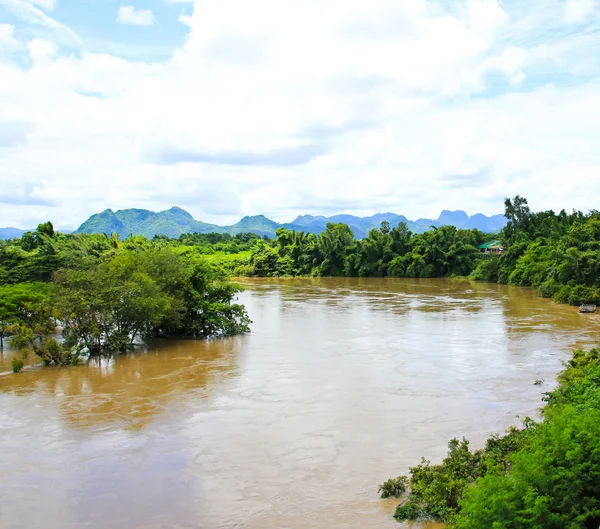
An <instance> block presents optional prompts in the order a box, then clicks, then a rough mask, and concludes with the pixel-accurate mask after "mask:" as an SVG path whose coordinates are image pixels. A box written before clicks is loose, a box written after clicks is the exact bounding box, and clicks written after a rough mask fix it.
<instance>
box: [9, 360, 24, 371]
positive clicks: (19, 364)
mask: <svg viewBox="0 0 600 529" xmlns="http://www.w3.org/2000/svg"><path fill="white" fill-rule="evenodd" d="M10 364H11V367H12V370H13V373H18V372H19V371H21V369H23V366H24V365H25V364H24V363H23V360H21V359H20V358H17V357H16V356H13V357H12V361H11V363H10Z"/></svg>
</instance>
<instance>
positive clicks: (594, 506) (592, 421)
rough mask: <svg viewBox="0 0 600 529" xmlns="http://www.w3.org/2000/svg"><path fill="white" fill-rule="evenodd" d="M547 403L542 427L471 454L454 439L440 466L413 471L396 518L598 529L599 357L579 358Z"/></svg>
mask: <svg viewBox="0 0 600 529" xmlns="http://www.w3.org/2000/svg"><path fill="white" fill-rule="evenodd" d="M565 367H566V368H565V370H564V371H563V372H562V373H561V374H560V375H559V377H558V380H559V385H558V387H557V388H556V389H555V390H554V391H552V392H550V393H547V394H546V395H545V396H544V400H545V402H546V403H547V404H546V407H545V408H544V410H543V421H542V422H540V423H535V422H533V421H532V420H530V419H527V420H526V421H525V422H524V428H522V429H516V428H512V429H511V430H509V431H508V432H507V434H506V435H504V436H502V437H499V436H492V437H491V438H490V439H488V441H487V443H486V445H485V448H484V449H483V450H478V451H475V452H471V451H470V450H469V448H468V442H467V441H466V440H464V439H463V441H462V442H459V441H458V440H456V439H454V440H452V441H451V442H450V444H449V452H448V456H447V457H446V458H445V459H444V460H443V461H442V463H441V464H439V465H431V464H430V463H429V462H428V461H426V460H423V461H422V462H421V464H420V465H418V466H416V467H414V468H411V469H410V474H411V477H410V480H409V487H410V493H409V496H408V498H407V501H406V502H404V503H403V504H401V505H399V506H398V508H397V510H396V518H398V519H402V520H406V519H411V520H414V519H436V520H441V521H445V522H447V523H449V524H450V526H451V527H456V528H459V529H479V528H482V527H490V528H498V529H504V528H507V529H520V528H525V527H531V528H534V527H544V528H556V529H559V528H573V529H575V528H581V529H587V528H594V529H596V528H597V527H598V525H599V524H600V349H592V350H590V351H587V352H586V351H580V350H579V351H575V352H574V353H573V357H572V359H571V360H570V361H569V362H568V363H567V364H566V366H565Z"/></svg>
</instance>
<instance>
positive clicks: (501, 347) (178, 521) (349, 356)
mask: <svg viewBox="0 0 600 529" xmlns="http://www.w3.org/2000/svg"><path fill="white" fill-rule="evenodd" d="M244 284H245V285H246V287H247V291H246V292H245V293H243V294H242V295H241V301H242V302H243V303H245V304H246V305H247V307H248V310H249V312H250V316H251V318H252V320H253V321H254V324H253V326H252V329H253V333H252V334H251V335H248V336H243V337H237V338H234V339H228V340H216V341H211V342H198V341H178V342H175V343H168V344H161V345H159V346H156V347H152V348H149V349H148V350H147V351H145V352H141V353H136V354H132V355H128V356H126V357H120V358H118V359H117V360H116V361H111V362H107V361H106V360H105V361H103V362H102V363H100V364H92V365H89V366H80V367H77V368H68V369H51V368H45V369H37V368H31V369H29V370H26V371H24V372H23V373H20V374H18V375H13V374H12V373H8V374H4V375H3V376H0V450H2V454H3V455H4V457H3V458H0V526H2V527H15V528H17V527H18V528H21V527H45V528H79V527H82V526H84V525H85V526H86V527H91V528H105V527H111V528H115V529H118V528H121V527H122V528H138V527H139V528H152V529H154V528H162V527H169V528H170V527H186V528H187V527H189V528H192V527H193V528H203V529H204V528H207V529H211V528H232V527H239V528H242V527H244V528H257V529H258V528H261V529H264V528H283V527H290V528H336V527H339V528H342V527H344V528H346V527H348V528H352V527H355V528H364V527H373V528H387V527H400V526H399V525H398V524H396V523H395V522H394V521H393V519H391V514H392V513H393V510H394V507H395V504H396V503H397V502H396V500H389V501H382V500H379V499H378V498H377V495H376V491H377V485H378V484H379V483H381V482H382V481H384V480H385V479H387V478H388V477H390V476H392V475H397V474H401V473H405V472H406V470H407V468H408V466H409V465H413V464H415V463H417V462H418V461H419V460H420V457H421V455H425V456H427V457H428V458H429V459H431V460H433V461H436V460H439V459H440V458H441V457H443V455H444V454H445V450H446V442H447V440H448V439H450V438H452V437H454V436H459V437H460V436H462V435H468V436H469V437H470V438H471V439H472V441H473V444H474V445H480V444H481V443H482V442H483V441H484V439H485V438H486V437H487V436H488V435H489V434H490V433H491V432H500V431H502V430H503V429H504V428H506V427H507V426H509V425H510V424H516V423H518V419H517V418H516V416H517V415H520V416H522V417H523V416H526V415H533V414H535V413H536V409H537V406H539V396H540V393H541V392H543V391H547V390H548V389H550V388H551V387H553V382H552V381H553V379H554V375H555V373H556V371H557V370H558V369H559V368H560V362H561V360H563V359H565V358H567V356H568V354H569V351H570V349H572V348H573V347H576V346H592V345H596V344H597V341H598V337H599V336H600V318H598V316H597V315H580V314H578V313H577V310H576V309H573V308H571V307H566V306H560V305H555V304H553V303H552V302H550V301H548V300H543V299H540V298H539V297H537V295H536V294H535V292H533V291H531V290H527V289H521V288H510V287H504V286H499V285H489V284H483V283H471V282H465V281H450V280H393V279H381V280H373V279H371V280H364V279H362V280H361V279H295V280H272V279H269V280H244ZM9 366H10V352H5V354H4V356H2V357H0V371H6V370H8V369H9ZM536 379H544V380H545V381H546V382H545V383H544V385H542V386H541V387H539V386H534V385H533V382H534V381H535V380H536ZM432 527H433V526H432Z"/></svg>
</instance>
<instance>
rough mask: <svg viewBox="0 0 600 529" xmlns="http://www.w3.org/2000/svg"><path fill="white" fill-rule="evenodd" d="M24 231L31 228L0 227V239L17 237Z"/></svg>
mask: <svg viewBox="0 0 600 529" xmlns="http://www.w3.org/2000/svg"><path fill="white" fill-rule="evenodd" d="M26 231H32V230H20V229H19V228H0V239H4V240H6V239H18V238H20V237H21V235H23V234H24V233H25V232H26Z"/></svg>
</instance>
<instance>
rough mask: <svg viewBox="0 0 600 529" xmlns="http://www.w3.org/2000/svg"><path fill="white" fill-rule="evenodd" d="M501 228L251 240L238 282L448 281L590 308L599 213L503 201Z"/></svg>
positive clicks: (599, 263) (282, 234)
mask: <svg viewBox="0 0 600 529" xmlns="http://www.w3.org/2000/svg"><path fill="white" fill-rule="evenodd" d="M504 206H505V216H506V218H507V220H508V222H507V224H506V226H505V227H504V228H503V229H502V230H501V231H500V233H498V234H485V233H482V232H480V231H478V230H461V229H456V228H455V227H453V226H443V227H440V228H432V229H431V230H430V231H427V232H425V233H423V234H413V233H411V232H410V230H408V228H407V226H406V224H405V223H400V224H399V225H398V226H396V227H393V228H391V227H390V225H389V224H388V223H386V222H383V223H382V224H381V228H380V229H378V230H377V229H373V230H371V231H370V232H369V234H368V236H367V237H366V238H365V239H362V240H358V239H356V238H355V237H354V235H353V234H352V231H351V230H350V228H349V227H348V226H346V225H345V224H332V223H330V224H327V228H326V230H325V231H324V232H322V233H320V234H319V235H313V234H310V233H303V232H297V231H290V230H287V229H284V228H280V229H278V230H277V237H276V238H275V239H273V240H271V241H265V240H257V241H256V243H255V244H254V246H253V248H252V254H251V259H250V262H249V263H248V265H245V266H244V267H242V268H240V269H239V270H238V272H240V273H241V274H242V275H256V276H267V277H277V276H304V275H308V276H345V277H413V278H429V277H448V276H468V277H470V278H471V279H475V280H484V281H491V282H494V283H503V284H509V285H519V286H529V287H534V288H537V289H538V290H539V292H540V294H541V295H542V296H545V297H551V298H553V299H554V300H555V301H557V302H559V303H570V304H572V305H579V304H581V303H596V302H597V301H598V299H599V295H600V213H599V212H598V211H591V212H589V213H587V214H584V213H582V212H580V211H573V212H572V213H567V212H566V211H565V210H562V211H561V212H560V213H555V212H554V211H551V210H550V211H543V212H540V213H533V212H531V211H530V209H529V206H528V205H527V200H526V199H525V198H523V197H520V196H516V197H515V198H514V199H508V198H507V199H506V201H505V204H504ZM492 239H499V240H500V241H501V245H502V247H503V249H504V251H503V252H501V253H500V254H492V255H489V256H486V257H488V258H486V259H484V258H483V257H484V256H483V255H482V254H481V251H480V249H479V246H480V245H481V244H482V243H484V242H486V241H490V240H492Z"/></svg>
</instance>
